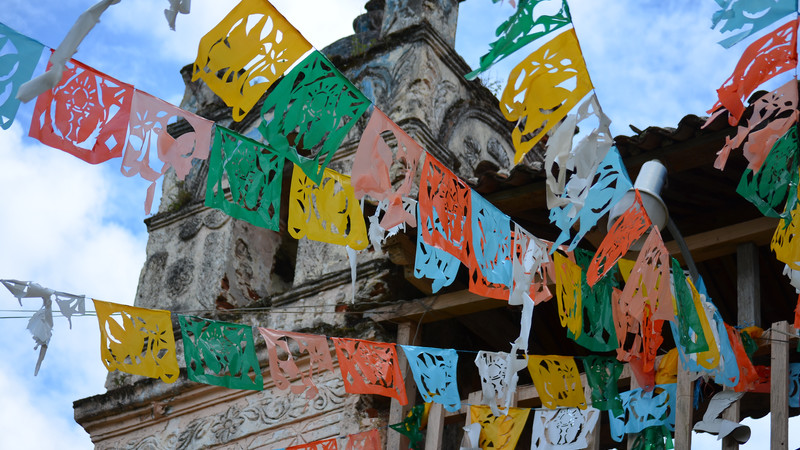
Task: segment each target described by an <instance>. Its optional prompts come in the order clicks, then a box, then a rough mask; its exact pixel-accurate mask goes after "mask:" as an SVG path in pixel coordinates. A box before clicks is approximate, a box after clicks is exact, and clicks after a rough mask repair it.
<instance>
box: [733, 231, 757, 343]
mask: <svg viewBox="0 0 800 450" xmlns="http://www.w3.org/2000/svg"><path fill="white" fill-rule="evenodd" d="M736 272H737V277H736V286H737V292H738V295H737V310H738V312H737V318H738V321H739V324H738V325H739V326H741V327H749V326H752V325H755V326H759V327H760V326H761V276H760V272H759V267H758V247H756V245H755V244H754V243H752V242H746V243H744V244H739V245H738V246H737V247H736Z"/></svg>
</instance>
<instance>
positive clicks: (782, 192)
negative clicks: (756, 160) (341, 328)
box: [736, 126, 800, 217]
mask: <svg viewBox="0 0 800 450" xmlns="http://www.w3.org/2000/svg"><path fill="white" fill-rule="evenodd" d="M798 147H800V143H798V139H797V127H795V126H791V127H789V131H787V132H786V134H784V135H783V136H781V138H780V139H778V140H777V141H776V142H775V144H774V145H773V146H772V148H771V149H770V150H769V153H768V154H767V157H766V159H765V160H764V164H763V165H762V166H761V168H760V169H759V170H758V171H753V170H752V169H747V170H745V171H744V173H743V174H742V178H741V179H740V180H739V185H738V186H737V187H736V193H738V194H739V195H741V196H742V197H744V198H745V199H746V200H747V201H749V202H750V203H752V204H753V205H755V206H756V208H758V210H759V211H761V214H763V215H765V216H767V217H782V216H783V215H784V214H786V215H788V214H789V213H790V212H791V210H792V205H791V204H789V205H788V207H787V201H788V202H791V203H794V202H795V199H796V197H795V196H794V195H793V194H794V190H796V189H797V186H798V184H800V182H799V181H798V157H799V156H800V155H798Z"/></svg>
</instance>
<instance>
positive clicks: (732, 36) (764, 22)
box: [711, 0, 797, 48]
mask: <svg viewBox="0 0 800 450" xmlns="http://www.w3.org/2000/svg"><path fill="white" fill-rule="evenodd" d="M716 2H717V4H718V5H719V7H720V8H721V9H720V10H718V11H715V12H714V16H713V17H712V18H711V28H712V29H713V28H717V26H718V25H720V24H722V26H721V27H720V28H719V32H720V33H727V35H729V37H727V38H725V39H723V40H721V41H719V45H721V46H723V47H725V48H731V47H733V46H734V45H736V44H737V43H738V42H739V41H741V40H743V39H746V38H747V37H748V36H750V35H752V34H754V33H758V32H759V31H760V30H763V29H764V28H767V27H768V26H770V25H772V24H773V23H775V22H777V21H779V20H781V19H783V18H784V17H786V16H788V15H789V14H795V13H796V12H797V2H796V0H766V1H764V0H716ZM728 32H730V33H728Z"/></svg>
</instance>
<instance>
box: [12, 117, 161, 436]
mask: <svg viewBox="0 0 800 450" xmlns="http://www.w3.org/2000/svg"><path fill="white" fill-rule="evenodd" d="M21 128H22V127H21V126H20V125H19V124H14V125H13V126H12V127H11V129H10V130H8V131H4V132H2V133H0V192H4V193H5V194H4V195H2V196H0V209H2V210H3V211H4V220H2V221H0V249H2V254H3V258H0V278H18V279H22V280H33V281H37V282H39V283H41V284H43V285H45V286H47V287H50V288H53V289H57V290H61V291H67V292H72V293H75V294H87V295H93V296H96V297H99V298H102V299H105V300H110V301H115V302H120V303H129V304H130V303H132V301H133V298H134V296H135V292H136V285H137V281H138V278H139V271H140V270H141V267H142V264H143V263H144V254H145V253H144V246H145V242H146V236H145V234H144V226H143V225H141V224H140V225H139V226H138V227H136V228H134V229H130V228H125V227H123V226H122V225H121V224H119V223H114V222H113V220H115V218H114V217H110V216H109V212H110V211H112V210H113V208H109V207H108V206H107V205H109V204H110V203H111V202H114V201H115V200H118V199H119V198H120V196H119V195H118V193H119V192H120V191H122V190H123V189H120V188H119V186H117V185H118V184H121V183H126V182H130V184H129V186H130V187H132V188H135V187H136V186H137V184H136V183H134V182H133V181H132V180H128V179H126V178H124V177H122V176H121V175H118V176H116V177H114V176H113V175H112V174H110V172H109V170H105V169H104V167H103V166H92V165H89V164H86V163H84V162H82V161H80V160H78V159H76V158H75V157H73V156H71V155H68V154H66V153H64V152H61V151H59V150H55V149H52V148H49V147H45V146H44V145H41V144H38V143H34V142H33V141H31V140H30V139H26V138H24V137H23V133H22V129H21ZM112 173H113V172H112ZM115 178H116V179H115ZM139 192H140V193H141V194H143V192H142V191H139ZM140 202H141V197H140V199H139V200H138V201H137V202H136V204H135V206H138V207H139V208H141V203H140ZM137 228H138V229H137ZM40 306H41V300H38V301H37V299H25V300H23V308H19V306H18V304H17V301H16V299H14V298H13V297H12V296H11V295H10V294H9V293H8V292H6V291H5V290H4V289H3V291H2V292H0V309H2V310H9V311H15V310H17V309H24V310H33V309H38V308H39V307H40ZM87 309H89V310H93V309H94V308H93V306H92V305H91V302H90V303H89V304H88V305H87ZM9 315H14V314H11V313H8V312H3V313H0V316H9ZM26 323H27V321H26V320H25V319H4V320H3V321H2V326H0V340H1V341H2V342H5V343H7V344H6V345H3V346H2V349H0V398H3V403H4V405H14V406H13V407H7V408H3V412H2V413H0V414H2V415H3V416H2V417H0V448H86V447H87V446H88V445H89V441H88V435H87V434H86V433H85V432H84V431H83V430H82V428H80V426H79V425H77V424H76V423H75V422H74V420H73V419H72V417H73V412H72V400H75V399H77V398H80V397H86V396H89V395H94V394H98V393H100V392H102V391H103V383H104V381H105V373H106V370H105V368H104V367H103V365H102V363H101V362H100V357H99V331H98V327H97V321H96V319H95V318H94V317H91V316H87V317H76V318H74V319H73V329H72V330H70V329H69V328H68V326H67V323H66V320H65V319H63V318H56V324H55V325H56V326H55V330H54V334H53V338H52V340H51V345H50V348H49V349H48V353H47V356H46V357H45V360H44V362H43V364H42V369H41V371H40V372H39V376H38V377H36V378H34V377H33V368H34V365H35V363H36V357H37V355H38V351H33V349H32V348H33V344H34V343H33V340H32V339H31V337H30V334H29V333H28V331H27V330H26V328H25V327H26ZM19 430H25V432H24V433H20V432H19ZM18 442H25V443H26V445H16V444H17V443H18Z"/></svg>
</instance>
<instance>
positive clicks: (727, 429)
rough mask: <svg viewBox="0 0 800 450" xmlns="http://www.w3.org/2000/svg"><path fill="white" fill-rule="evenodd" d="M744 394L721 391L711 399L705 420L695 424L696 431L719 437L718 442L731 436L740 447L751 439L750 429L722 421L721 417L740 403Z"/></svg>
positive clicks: (704, 415)
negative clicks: (730, 407) (729, 408)
mask: <svg viewBox="0 0 800 450" xmlns="http://www.w3.org/2000/svg"><path fill="white" fill-rule="evenodd" d="M743 395H744V392H733V391H720V392H717V393H716V394H714V396H713V397H711V401H710V402H709V403H708V407H707V408H706V412H705V414H703V420H701V421H700V422H697V423H696V424H694V427H693V428H692V429H693V430H694V431H696V432H697V431H703V432H706V433H710V434H715V435H717V440H719V439H723V438H725V437H728V436H730V437H731V438H733V439H734V440H735V441H736V442H738V443H739V444H740V445H741V444H744V443H745V442H747V441H748V440H749V439H750V427H748V426H747V425H742V424H739V423H736V422H733V421H731V420H726V419H721V418H720V415H722V413H723V412H724V411H725V410H726V409H728V407H729V406H730V405H731V404H733V403H734V402H737V401H739V399H740V398H742V396H743Z"/></svg>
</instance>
